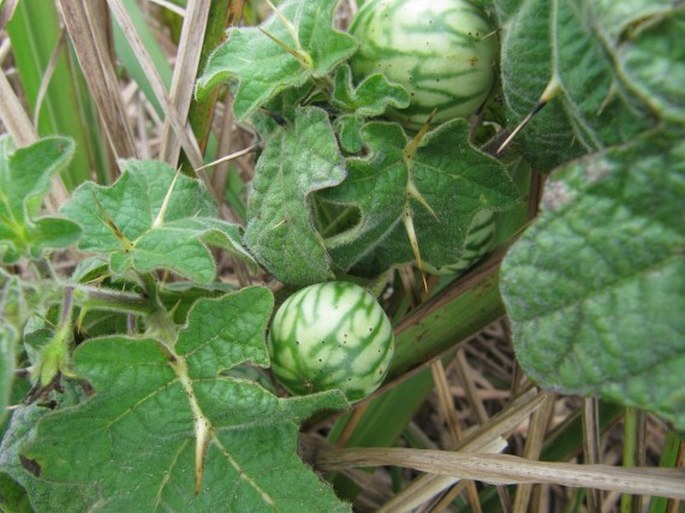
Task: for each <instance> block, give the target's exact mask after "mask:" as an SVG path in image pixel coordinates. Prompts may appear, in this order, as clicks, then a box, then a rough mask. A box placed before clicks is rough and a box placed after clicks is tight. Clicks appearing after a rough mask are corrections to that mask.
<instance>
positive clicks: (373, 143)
mask: <svg viewBox="0 0 685 513" xmlns="http://www.w3.org/2000/svg"><path fill="white" fill-rule="evenodd" d="M362 137H363V139H364V140H365V142H366V145H367V147H368V150H369V152H370V154H369V156H366V157H362V158H356V157H355V158H350V159H348V161H347V163H348V174H349V176H348V178H347V179H346V180H345V181H344V182H343V183H342V184H341V185H339V186H337V187H335V188H333V189H330V190H327V191H325V192H322V193H319V196H320V197H321V198H322V200H324V201H327V202H331V203H333V204H336V205H344V206H350V207H353V208H355V209H357V210H358V211H359V222H358V223H356V224H354V226H352V227H350V228H346V229H344V230H343V231H341V232H339V233H337V234H335V235H332V236H330V237H328V238H327V239H326V246H327V247H328V249H329V251H330V253H331V255H332V256H333V258H334V261H335V263H336V265H337V266H339V267H340V268H342V269H343V270H349V269H351V268H355V270H358V271H361V272H364V273H369V274H375V273H378V272H382V271H383V270H385V269H387V268H388V267H390V266H391V265H393V264H399V263H406V262H410V261H412V260H414V257H415V254H414V251H413V250H412V247H411V243H410V239H409V237H408V235H407V232H406V227H405V224H404V220H405V217H411V218H412V221H413V225H414V227H415V230H416V234H417V235H416V237H417V240H418V245H419V249H420V252H421V256H422V257H423V260H424V261H425V262H427V263H430V264H431V265H433V266H434V267H441V266H443V265H446V264H451V263H454V262H456V261H457V260H459V256H460V254H461V252H462V250H463V245H464V240H465V237H466V233H467V230H468V227H469V225H470V223H471V220H472V219H473V217H474V216H475V215H476V214H477V213H478V212H479V211H481V210H483V209H491V210H495V211H500V210H506V209H509V208H511V207H513V206H514V204H515V203H516V202H517V201H518V191H517V189H516V187H515V185H514V184H513V182H512V181H511V179H510V178H509V176H508V175H507V173H506V171H505V169H504V167H503V166H502V165H501V164H500V163H499V162H498V161H496V160H495V159H493V158H491V157H489V156H488V155H486V154H484V153H482V152H480V151H478V150H477V149H476V148H474V147H473V146H471V145H470V144H469V143H468V125H467V123H466V122H465V121H464V120H462V119H457V120H454V121H451V122H448V123H445V124H443V125H441V126H439V127H438V128H437V129H435V130H433V131H432V132H429V133H428V134H427V135H426V136H425V137H423V138H422V139H421V140H420V143H419V144H418V147H417V148H416V149H415V150H414V149H412V146H413V145H414V144H415V142H416V141H408V140H407V137H406V135H405V134H404V132H403V130H402V128H401V127H400V126H399V125H397V124H394V123H382V122H372V123H368V124H366V125H365V126H364V127H363V129H362ZM414 151H415V153H414Z"/></svg>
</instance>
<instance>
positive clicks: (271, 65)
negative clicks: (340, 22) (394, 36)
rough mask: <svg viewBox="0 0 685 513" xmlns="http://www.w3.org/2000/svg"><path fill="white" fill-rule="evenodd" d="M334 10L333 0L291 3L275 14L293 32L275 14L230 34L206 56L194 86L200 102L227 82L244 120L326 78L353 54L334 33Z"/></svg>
mask: <svg viewBox="0 0 685 513" xmlns="http://www.w3.org/2000/svg"><path fill="white" fill-rule="evenodd" d="M336 4H337V0H320V1H305V2H302V1H300V0H289V1H285V2H283V3H281V4H280V5H279V6H278V9H279V11H280V13H281V14H282V15H283V17H285V18H286V19H287V20H288V22H289V23H290V24H291V28H292V30H289V28H288V27H287V26H286V24H285V23H284V22H283V20H282V19H281V18H280V17H279V16H278V15H276V14H273V15H272V16H271V17H270V18H269V19H267V20H266V21H265V22H264V23H263V24H262V25H260V27H259V28H256V27H248V28H234V29H231V30H229V36H228V40H227V41H226V42H225V43H223V44H222V45H221V46H219V47H218V48H217V49H216V50H215V51H214V53H213V54H212V55H211V56H210V58H209V61H208V63H207V67H206V69H205V71H204V73H203V74H202V76H201V77H200V78H199V80H198V83H197V92H198V96H200V97H202V96H203V95H204V94H206V92H208V91H209V90H210V89H212V88H213V87H215V86H216V85H218V84H219V83H221V82H225V81H228V80H231V81H233V82H234V83H237V86H236V88H235V93H234V99H233V111H234V112H235V115H236V117H237V118H238V119H244V118H246V117H247V116H249V115H250V114H251V113H253V112H254V111H255V110H257V109H258V108H259V107H260V106H262V105H264V104H265V103H266V102H267V101H269V100H270V99H271V98H273V97H274V96H275V95H276V94H277V93H278V92H280V91H283V90H284V89H287V88H292V87H299V86H302V85H303V84H304V83H305V82H306V81H307V80H309V79H311V78H320V77H323V76H324V75H326V74H328V73H329V72H330V71H332V70H333V68H335V66H336V65H338V64H339V63H340V62H342V61H343V60H345V59H346V58H348V57H349V56H350V55H352V53H354V51H355V50H356V43H355V41H354V39H353V38H352V37H351V36H350V35H348V34H346V33H343V32H340V31H338V30H336V29H334V28H333V11H334V9H335V6H336ZM260 28H261V29H262V30H260ZM264 32H267V33H268V34H270V35H271V36H272V37H273V38H275V39H277V40H278V41H280V42H281V43H282V44H278V43H277V42H276V41H274V40H273V39H272V38H271V37H269V36H268V35H267V34H265V33H264ZM293 36H295V37H293ZM282 45H286V46H287V47H288V48H289V49H290V50H291V51H290V52H289V51H288V50H287V49H286V48H284V47H283V46H282ZM292 52H295V53H297V54H298V55H299V57H297V56H295V55H293V53H292Z"/></svg>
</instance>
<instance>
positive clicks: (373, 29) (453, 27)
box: [349, 0, 499, 129]
mask: <svg viewBox="0 0 685 513" xmlns="http://www.w3.org/2000/svg"><path fill="white" fill-rule="evenodd" d="M494 30H495V29H494V27H493V25H492V23H491V22H490V20H489V19H488V17H487V15H486V14H485V12H484V11H483V10H482V9H481V8H480V7H479V6H477V5H475V4H474V3H472V2H470V1H468V0H370V1H368V2H366V3H364V5H363V6H362V7H361V9H359V12H358V13H357V15H356V16H355V18H354V20H353V21H352V24H351V25H350V29H349V32H350V33H351V34H352V35H353V36H354V37H355V38H356V39H357V40H358V42H359V44H360V47H359V50H358V51H357V53H356V54H355V55H353V56H352V59H351V61H350V66H351V68H352V73H353V75H354V77H355V79H356V80H357V81H361V80H362V79H363V78H364V77H366V76H368V75H370V74H372V73H377V72H381V73H383V74H385V76H386V78H388V79H389V80H390V81H392V82H396V83H398V84H400V85H402V86H403V87H404V88H405V89H407V91H408V92H409V95H410V106H409V107H408V108H407V109H402V110H392V111H389V115H390V117H392V118H394V119H396V120H397V121H399V122H401V123H403V124H405V125H406V126H408V127H410V128H414V129H418V128H420V127H421V125H423V124H424V123H425V122H426V120H427V118H428V116H429V115H430V114H431V112H433V110H434V109H437V113H436V115H435V117H434V118H433V121H434V122H435V123H441V122H443V121H448V120H450V119H454V118H458V117H466V116H469V115H471V114H473V113H474V112H476V110H478V108H479V107H480V106H481V105H482V104H483V102H484V101H485V98H486V97H487V95H488V93H489V92H490V89H491V87H492V83H493V81H494V76H495V69H494V64H495V61H496V58H497V54H498V49H499V44H498V41H497V35H496V34H495V33H494Z"/></svg>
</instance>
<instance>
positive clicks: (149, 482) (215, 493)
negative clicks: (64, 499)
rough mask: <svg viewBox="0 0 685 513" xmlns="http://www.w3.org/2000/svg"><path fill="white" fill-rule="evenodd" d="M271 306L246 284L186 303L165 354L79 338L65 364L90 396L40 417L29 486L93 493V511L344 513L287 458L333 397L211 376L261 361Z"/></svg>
mask: <svg viewBox="0 0 685 513" xmlns="http://www.w3.org/2000/svg"><path fill="white" fill-rule="evenodd" d="M272 308H273V297H272V295H271V293H270V291H269V290H268V289H266V288H262V287H248V288H244V289H242V290H240V291H239V292H235V293H232V294H229V295H226V296H224V297H223V298H220V299H215V300H211V299H203V300H200V301H198V302H197V303H196V306H195V308H194V309H193V310H192V311H191V312H190V314H189V318H188V323H187V325H186V326H185V328H184V329H183V330H182V331H181V332H180V333H179V336H178V339H177V341H176V343H175V344H174V348H173V349H171V348H170V347H168V346H167V347H164V345H163V344H162V343H161V342H160V341H159V340H155V339H151V338H145V339H133V338H127V337H116V336H115V337H106V338H100V339H91V340H89V341H87V342H85V343H84V344H82V345H81V346H79V347H78V349H77V350H76V352H75V355H74V361H75V367H76V371H77V372H78V373H79V374H80V375H82V376H83V377H84V378H86V379H88V381H89V382H90V383H91V384H92V386H93V387H94V389H95V394H94V395H93V396H92V397H90V398H89V399H88V400H87V401H86V402H84V403H83V404H81V405H79V406H77V407H73V408H68V409H63V410H60V411H57V412H55V413H51V414H48V415H45V416H44V417H43V418H42V419H41V421H40V423H39V424H38V427H37V429H36V432H35V436H34V438H33V439H32V440H31V441H30V442H29V443H28V444H27V445H26V446H25V448H24V451H23V455H24V457H25V458H28V459H30V460H31V461H33V462H34V463H35V464H36V465H38V466H39V468H40V474H41V479H45V480H47V481H50V482H52V483H58V484H62V483H68V484H72V485H87V487H88V489H90V490H97V491H98V493H99V495H100V497H99V500H98V503H97V506H98V510H99V511H112V512H120V511H179V512H180V511H193V512H204V511H206V512H211V511H217V510H219V511H227V512H235V513H239V512H244V511H253V512H262V511H263V512H272V511H282V512H293V513H300V512H301V511H312V512H322V513H324V512H343V511H349V508H348V507H347V506H346V505H344V504H342V503H341V502H339V501H338V499H337V498H336V497H335V495H334V494H333V492H332V490H331V489H330V488H329V487H328V486H326V485H324V484H323V483H322V482H321V481H320V480H319V479H318V478H317V477H316V475H315V474H314V473H313V472H311V470H310V469H308V468H307V467H306V466H305V465H304V464H303V463H302V461H301V460H300V459H299V457H298V456H297V453H296V444H297V437H298V428H299V422H300V421H301V420H302V419H304V418H306V417H307V416H309V415H310V414H311V413H313V412H314V411H315V410H317V409H319V408H324V407H328V408H339V407H344V406H346V402H345V401H344V399H343V398H342V395H340V394H337V393H329V394H319V395H313V396H306V397H300V398H295V399H280V398H278V397H276V396H274V395H272V394H271V393H269V392H268V391H266V390H265V389H264V388H262V387H261V386H259V385H258V384H256V383H255V382H253V381H249V380H245V379H240V378H233V377H229V376H227V375H225V374H224V373H223V372H222V371H225V370H228V369H231V368H234V367H236V366H238V365H240V364H241V363H244V362H245V361H248V360H250V361H252V362H254V363H257V364H259V365H262V366H264V365H267V364H268V355H267V352H266V348H265V344H264V332H265V329H266V324H267V322H268V319H269V317H270V314H271V310H272ZM197 483H199V488H197V489H196V484H197ZM195 490H197V491H198V492H199V493H197V494H196V493H195ZM90 506H91V507H93V506H94V504H91V505H90Z"/></svg>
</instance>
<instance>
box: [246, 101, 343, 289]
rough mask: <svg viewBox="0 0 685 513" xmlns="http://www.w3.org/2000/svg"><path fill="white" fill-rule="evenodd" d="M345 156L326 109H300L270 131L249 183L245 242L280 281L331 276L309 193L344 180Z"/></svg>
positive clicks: (301, 282) (306, 281)
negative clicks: (343, 156)
mask: <svg viewBox="0 0 685 513" xmlns="http://www.w3.org/2000/svg"><path fill="white" fill-rule="evenodd" d="M345 175H346V172H345V169H344V167H343V159H342V156H341V154H340V150H339V148H338V143H337V142H336V139H335V133H334V132H333V127H332V126H331V123H330V121H329V120H328V116H327V114H326V112H325V111H323V110H322V109H319V108H316V107H305V108H298V109H296V111H295V113H294V121H293V122H292V123H290V122H288V123H286V124H285V125H284V126H282V127H281V128H280V129H279V130H278V131H276V132H274V134H272V136H271V137H270V138H269V140H268V141H267V143H266V146H265V148H264V151H263V152H262V154H261V155H260V157H259V160H258V161H257V164H256V167H255V177H254V179H253V181H252V183H251V185H250V189H249V196H248V208H247V218H248V220H247V226H246V228H245V241H246V243H247V246H248V247H249V248H250V251H251V252H252V254H254V255H255V257H256V258H257V260H259V261H260V262H261V263H262V264H263V265H264V267H266V269H267V270H268V271H269V272H271V273H272V274H273V275H275V276H276V277H277V278H278V279H279V280H281V281H283V282H286V283H291V284H294V285H308V284H311V283H317V282H320V281H326V280H327V279H330V278H332V273H331V271H330V257H329V256H328V253H327V252H326V249H325V248H324V243H323V239H322V237H321V235H319V233H318V232H317V231H316V230H315V229H314V224H313V220H312V205H311V195H312V193H314V192H315V191H319V190H322V189H325V188H328V187H333V186H335V185H338V184H339V183H340V182H342V180H343V179H344V178H345Z"/></svg>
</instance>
